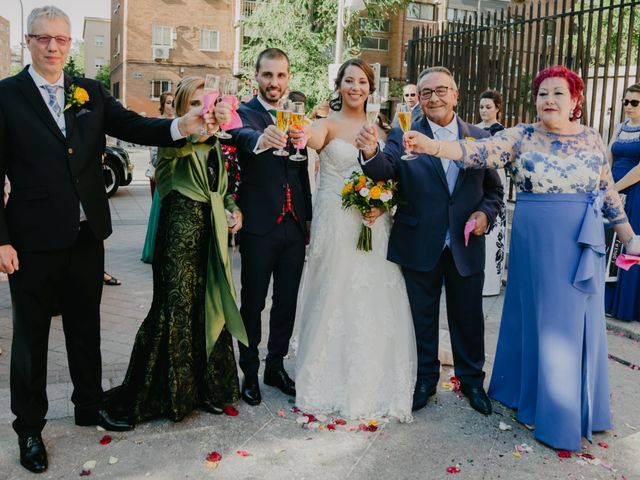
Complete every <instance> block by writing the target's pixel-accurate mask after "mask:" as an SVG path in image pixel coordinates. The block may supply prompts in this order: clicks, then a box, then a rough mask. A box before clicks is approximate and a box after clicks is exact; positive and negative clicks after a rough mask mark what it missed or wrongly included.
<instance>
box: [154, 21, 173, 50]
mask: <svg viewBox="0 0 640 480" xmlns="http://www.w3.org/2000/svg"><path fill="white" fill-rule="evenodd" d="M173 38H174V34H173V28H172V27H163V26H161V25H154V26H153V33H152V39H151V43H152V45H154V46H158V47H170V48H171V47H173Z"/></svg>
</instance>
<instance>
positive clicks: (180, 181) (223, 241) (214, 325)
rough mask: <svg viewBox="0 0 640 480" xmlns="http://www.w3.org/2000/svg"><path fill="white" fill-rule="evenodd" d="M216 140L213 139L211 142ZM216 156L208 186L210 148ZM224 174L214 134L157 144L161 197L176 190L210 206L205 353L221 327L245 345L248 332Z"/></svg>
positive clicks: (217, 335) (232, 205)
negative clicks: (214, 177) (231, 246)
mask: <svg viewBox="0 0 640 480" xmlns="http://www.w3.org/2000/svg"><path fill="white" fill-rule="evenodd" d="M214 142H215V143H214ZM214 148H215V149H216V153H217V156H218V177H219V179H218V189H217V191H216V192H212V191H211V190H210V189H209V181H208V176H207V156H208V155H209V152H210V151H211V150H212V149H214ZM227 181H228V180H227V175H226V169H225V167H224V162H223V160H222V152H221V150H220V145H219V144H218V142H217V141H215V138H213V139H209V140H208V141H207V142H206V143H190V142H187V144H186V145H184V146H183V147H179V148H159V149H158V165H157V167H156V184H157V187H156V188H157V189H158V192H159V193H160V198H164V197H165V196H166V195H167V194H168V193H169V192H171V191H172V190H177V191H178V192H180V194H182V195H184V196H185V197H187V198H190V199H191V200H194V201H196V202H203V203H208V204H209V205H210V206H211V230H212V232H211V242H210V244H209V258H208V261H207V283H206V290H205V291H206V294H205V336H206V346H207V347H206V348H207V357H208V356H209V355H210V354H211V351H212V349H213V346H214V344H215V343H216V340H217V339H218V337H219V336H220V332H221V331H222V328H223V327H225V326H226V327H227V330H228V331H229V333H231V335H233V336H234V337H235V338H237V339H238V340H239V341H240V342H241V343H243V344H244V345H247V346H248V340H247V332H246V330H245V328H244V323H243V322H242V317H241V316H240V312H239V311H238V306H237V304H236V299H235V297H236V292H235V288H234V285H233V278H232V276H231V260H230V258H229V250H228V243H227V242H228V226H227V217H226V214H225V203H226V204H227V209H228V210H231V211H235V210H238V207H237V206H236V205H235V203H234V202H233V199H232V198H231V196H230V195H229V196H227V197H225V193H226V191H227Z"/></svg>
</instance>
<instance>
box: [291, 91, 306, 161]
mask: <svg viewBox="0 0 640 480" xmlns="http://www.w3.org/2000/svg"><path fill="white" fill-rule="evenodd" d="M289 120H290V123H291V127H293V128H295V129H296V130H303V129H304V102H291V113H290V114H289ZM295 146H296V153H295V154H294V155H291V156H290V157H289V160H293V161H294V162H301V161H303V160H306V159H307V157H306V156H305V155H301V154H300V149H301V148H303V147H304V145H302V142H298V143H296V145H295Z"/></svg>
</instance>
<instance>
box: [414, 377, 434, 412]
mask: <svg viewBox="0 0 640 480" xmlns="http://www.w3.org/2000/svg"><path fill="white" fill-rule="evenodd" d="M435 394H436V386H435V385H431V384H429V383H416V388H415V390H414V391H413V406H412V407H411V409H412V410H413V411H414V412H415V411H416V410H420V409H421V408H424V407H425V406H426V405H427V402H428V401H429V397H433V396H434V395H435Z"/></svg>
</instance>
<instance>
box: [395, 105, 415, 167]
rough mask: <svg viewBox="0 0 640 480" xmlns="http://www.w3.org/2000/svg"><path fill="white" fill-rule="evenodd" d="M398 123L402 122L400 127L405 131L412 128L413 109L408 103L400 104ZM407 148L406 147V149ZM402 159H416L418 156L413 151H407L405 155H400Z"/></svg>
mask: <svg viewBox="0 0 640 480" xmlns="http://www.w3.org/2000/svg"><path fill="white" fill-rule="evenodd" d="M397 114H398V123H399V124H400V128H402V131H403V132H405V133H406V132H408V131H409V130H411V109H410V108H409V106H408V105H407V104H406V103H400V104H399V105H398V110H397ZM405 150H406V149H405ZM400 158H401V159H402V160H415V159H416V158H418V156H417V155H413V154H412V153H411V152H409V151H407V153H405V154H404V155H402V156H401V157H400Z"/></svg>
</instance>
